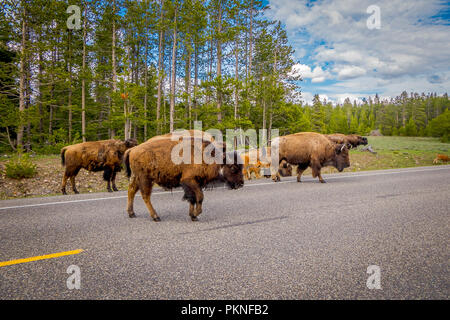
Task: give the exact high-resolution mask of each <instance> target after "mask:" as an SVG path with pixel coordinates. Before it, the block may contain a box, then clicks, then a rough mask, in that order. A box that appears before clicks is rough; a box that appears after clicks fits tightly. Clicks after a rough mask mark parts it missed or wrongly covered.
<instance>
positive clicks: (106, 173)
mask: <svg viewBox="0 0 450 320" xmlns="http://www.w3.org/2000/svg"><path fill="white" fill-rule="evenodd" d="M113 172H114V169H111V168H110V167H109V166H106V167H105V169H104V170H103V180H105V181H106V189H107V190H108V192H113V191H112V189H111V176H112V175H113Z"/></svg>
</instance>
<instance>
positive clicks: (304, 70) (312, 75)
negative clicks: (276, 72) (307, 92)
mask: <svg viewBox="0 0 450 320" xmlns="http://www.w3.org/2000/svg"><path fill="white" fill-rule="evenodd" d="M290 75H291V76H294V77H295V76H299V75H300V76H301V77H302V78H303V79H311V82H312V83H320V82H323V81H325V80H326V79H328V78H330V73H329V72H328V71H324V70H323V69H322V68H321V67H319V66H316V67H315V68H314V69H311V67H309V66H307V65H306V64H301V63H297V64H295V65H294V66H292V70H291V72H290Z"/></svg>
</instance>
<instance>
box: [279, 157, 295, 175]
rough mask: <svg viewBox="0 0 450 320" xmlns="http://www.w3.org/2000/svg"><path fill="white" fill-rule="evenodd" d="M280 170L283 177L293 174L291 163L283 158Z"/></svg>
mask: <svg viewBox="0 0 450 320" xmlns="http://www.w3.org/2000/svg"><path fill="white" fill-rule="evenodd" d="M278 172H279V173H280V175H281V176H282V177H289V176H292V166H291V165H290V164H289V163H287V161H286V160H284V159H283V160H282V161H281V162H280V167H279V169H278Z"/></svg>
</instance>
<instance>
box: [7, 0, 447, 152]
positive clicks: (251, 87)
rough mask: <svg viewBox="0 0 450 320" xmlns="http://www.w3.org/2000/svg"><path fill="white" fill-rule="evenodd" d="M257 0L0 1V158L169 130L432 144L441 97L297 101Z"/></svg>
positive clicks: (278, 35)
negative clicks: (396, 138)
mask: <svg viewBox="0 0 450 320" xmlns="http://www.w3.org/2000/svg"><path fill="white" fill-rule="evenodd" d="M267 9H268V7H267V6H265V5H264V4H263V2H262V1H260V0H242V1H241V0H184V1H181V0H156V1H150V0H141V1H135V0H133V1H131V0H111V1H104V0H85V1H80V0H72V1H70V2H69V1H57V0H32V1H31V0H4V1H2V4H1V13H0V152H3V153H11V152H17V151H19V152H21V151H22V150H27V151H30V150H32V151H34V152H36V153H42V154H55V153H59V150H60V149H61V147H63V146H65V145H68V144H73V143H78V142H82V141H91V140H102V139H109V138H120V139H124V138H125V139H126V138H130V137H131V138H136V139H137V140H138V141H139V142H142V141H145V140H146V139H148V138H150V137H152V136H154V135H158V134H164V133H167V132H172V131H173V130H176V129H181V128H183V129H190V128H193V124H194V122H195V121H201V122H202V125H203V129H204V130H206V129H209V128H217V129H221V130H225V129H226V128H242V129H244V130H247V129H249V128H254V129H269V130H270V129H272V128H273V129H275V128H277V129H279V132H280V135H284V134H289V133H294V132H299V131H316V132H321V133H332V132H341V133H358V134H362V135H368V134H369V133H370V132H371V131H372V130H379V132H380V133H381V134H383V135H403V136H435V137H440V138H441V139H442V141H448V140H449V135H450V132H449V131H450V111H449V110H448V109H449V106H450V102H449V99H448V95H447V94H443V95H440V96H438V95H437V94H436V93H431V92H430V93H416V92H409V93H408V92H406V91H404V92H402V93H399V95H398V96H397V97H395V98H392V99H390V100H380V98H379V97H378V95H375V96H373V97H369V98H368V99H364V100H363V103H356V101H350V99H346V100H345V101H344V103H342V104H337V105H333V104H332V103H331V102H329V101H321V100H320V99H319V95H316V96H315V97H314V101H313V103H312V104H305V103H303V102H302V100H301V80H302V79H301V78H300V77H293V76H292V74H291V73H290V71H291V69H292V66H293V65H294V64H295V63H297V62H298V61H295V60H294V50H293V48H292V47H291V46H290V45H289V41H288V38H287V33H286V30H285V29H284V27H283V23H282V21H271V20H269V19H268V18H267V17H266V15H265V14H264V13H265V11H266V10H267Z"/></svg>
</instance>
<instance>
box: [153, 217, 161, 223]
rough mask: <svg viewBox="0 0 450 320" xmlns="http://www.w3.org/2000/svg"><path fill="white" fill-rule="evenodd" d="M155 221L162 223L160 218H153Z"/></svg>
mask: <svg viewBox="0 0 450 320" xmlns="http://www.w3.org/2000/svg"><path fill="white" fill-rule="evenodd" d="M153 221H155V222H160V221H161V218H160V217H156V218H153Z"/></svg>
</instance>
